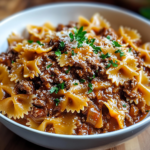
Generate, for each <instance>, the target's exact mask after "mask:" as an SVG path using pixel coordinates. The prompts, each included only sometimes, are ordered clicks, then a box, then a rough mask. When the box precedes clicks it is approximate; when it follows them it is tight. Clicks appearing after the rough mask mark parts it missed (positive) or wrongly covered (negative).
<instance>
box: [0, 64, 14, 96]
mask: <svg viewBox="0 0 150 150" xmlns="http://www.w3.org/2000/svg"><path fill="white" fill-rule="evenodd" d="M14 87H15V84H14V83H13V82H11V81H10V78H9V72H8V69H7V67H6V66H4V65H2V64H0V98H1V99H2V98H4V96H5V93H7V94H8V95H12V94H14V93H15V91H14Z"/></svg>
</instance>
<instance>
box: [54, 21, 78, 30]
mask: <svg viewBox="0 0 150 150" xmlns="http://www.w3.org/2000/svg"><path fill="white" fill-rule="evenodd" d="M76 26H77V23H76V22H73V21H70V22H69V24H68V25H63V24H58V26H57V28H56V31H63V30H67V29H68V28H73V27H76Z"/></svg>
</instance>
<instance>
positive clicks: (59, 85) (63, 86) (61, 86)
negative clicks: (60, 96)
mask: <svg viewBox="0 0 150 150" xmlns="http://www.w3.org/2000/svg"><path fill="white" fill-rule="evenodd" d="M57 87H58V88H59V89H64V88H65V82H63V83H60V84H58V85H57Z"/></svg>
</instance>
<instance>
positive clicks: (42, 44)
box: [36, 41, 44, 46]
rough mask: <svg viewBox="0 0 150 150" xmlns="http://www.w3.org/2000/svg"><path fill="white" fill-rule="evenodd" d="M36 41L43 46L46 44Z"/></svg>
mask: <svg viewBox="0 0 150 150" xmlns="http://www.w3.org/2000/svg"><path fill="white" fill-rule="evenodd" d="M36 43H38V44H39V45H41V46H44V44H42V43H41V42H40V41H36Z"/></svg>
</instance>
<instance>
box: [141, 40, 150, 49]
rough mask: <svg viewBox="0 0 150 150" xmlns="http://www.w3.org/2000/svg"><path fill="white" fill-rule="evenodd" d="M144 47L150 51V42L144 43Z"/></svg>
mask: <svg viewBox="0 0 150 150" xmlns="http://www.w3.org/2000/svg"><path fill="white" fill-rule="evenodd" d="M142 49H144V50H149V51H150V42H147V43H145V44H143V45H142Z"/></svg>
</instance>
